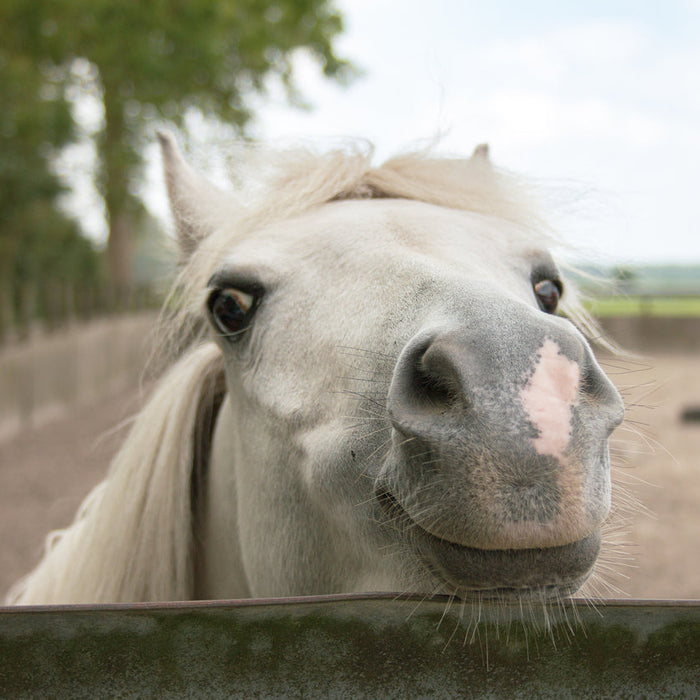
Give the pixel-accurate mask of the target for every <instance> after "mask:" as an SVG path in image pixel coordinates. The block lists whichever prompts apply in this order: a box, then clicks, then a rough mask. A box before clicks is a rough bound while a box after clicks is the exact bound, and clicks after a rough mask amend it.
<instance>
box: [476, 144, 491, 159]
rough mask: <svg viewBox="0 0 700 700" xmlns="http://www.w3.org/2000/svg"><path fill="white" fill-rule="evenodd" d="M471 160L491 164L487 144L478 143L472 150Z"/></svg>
mask: <svg viewBox="0 0 700 700" xmlns="http://www.w3.org/2000/svg"><path fill="white" fill-rule="evenodd" d="M472 158H473V159H474V160H481V161H483V162H484V163H491V159H490V158H489V145H488V143H480V144H479V145H478V146H477V147H476V148H475V149H474V153H472Z"/></svg>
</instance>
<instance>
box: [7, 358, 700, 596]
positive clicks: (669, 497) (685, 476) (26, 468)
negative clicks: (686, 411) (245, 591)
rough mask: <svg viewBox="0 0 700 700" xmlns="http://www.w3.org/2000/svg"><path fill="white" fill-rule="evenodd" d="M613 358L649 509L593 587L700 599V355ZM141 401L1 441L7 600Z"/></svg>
mask: <svg viewBox="0 0 700 700" xmlns="http://www.w3.org/2000/svg"><path fill="white" fill-rule="evenodd" d="M603 365H604V368H605V369H606V371H607V372H608V374H609V375H610V376H611V378H612V379H613V381H615V383H616V384H617V385H618V387H620V389H621V390H622V392H623V394H624V395H625V399H626V402H627V404H628V420H627V422H626V424H625V426H624V427H623V428H621V429H619V430H618V431H617V433H616V439H615V440H614V444H613V461H614V462H615V463H617V465H618V466H617V467H616V468H615V470H614V479H615V480H616V482H617V483H618V484H620V485H621V486H622V487H623V489H624V490H625V491H627V492H629V493H631V494H632V496H633V497H634V498H636V499H637V500H638V501H639V502H640V503H642V504H643V507H640V506H637V505H634V504H632V505H629V501H630V499H629V497H628V496H626V495H624V494H622V495H621V494H619V493H618V494H616V495H617V498H616V500H617V502H618V507H617V509H616V510H617V511H619V512H620V513H621V514H620V516H618V520H619V519H620V517H621V518H623V519H626V520H627V522H623V523H622V525H621V526H620V527H618V528H617V530H615V531H614V532H612V533H611V534H610V536H609V538H610V540H611V542H610V543H609V544H608V546H607V549H606V550H605V554H604V555H603V556H602V557H601V562H600V567H599V571H600V575H599V577H598V579H597V582H594V584H592V588H591V590H590V592H592V593H596V594H598V595H601V596H603V597H613V598H617V597H625V596H631V597H634V598H699V599H700V556H698V555H699V554H700V551H699V547H698V529H699V526H700V422H695V423H683V422H681V421H680V420H679V417H680V414H681V411H682V409H683V408H684V407H687V406H689V405H696V406H698V407H700V355H689V354H685V355H657V356H654V357H651V358H648V359H647V360H645V361H643V362H642V361H640V362H633V361H629V360H624V361H622V360H618V359H614V360H605V361H603ZM138 404H139V396H138V394H137V393H136V392H127V393H124V394H121V395H119V396H116V397H115V398H114V399H113V400H112V401H110V402H108V403H106V404H103V405H101V406H99V407H95V406H90V407H83V408H80V409H77V410H75V411H74V412H73V413H71V414H70V415H65V416H63V417H62V418H60V419H57V420H54V421H53V422H52V423H50V424H48V425H45V426H43V427H40V428H38V429H35V430H32V431H26V432H24V433H23V434H20V435H18V436H16V437H15V438H14V439H12V440H11V441H6V442H5V443H0V595H1V596H2V597H4V593H5V591H6V590H7V589H8V587H9V586H10V585H11V584H12V583H13V582H14V581H15V580H16V579H17V578H18V577H19V576H21V575H22V574H24V573H26V572H27V571H28V570H29V569H30V568H31V567H32V565H33V564H34V563H35V562H36V561H37V560H38V558H39V556H40V553H41V550H42V546H43V541H44V538H45V535H46V533H48V532H49V531H50V530H51V529H55V528H58V527H64V526H66V525H67V524H68V523H69V522H70V521H71V520H72V518H73V515H74V513H75V511H76V509H77V507H78V505H79V504H80V502H81V501H82V499H83V497H84V496H85V495H86V494H87V492H88V491H89V490H90V489H91V488H92V487H93V486H94V485H95V484H96V483H98V482H99V481H100V480H101V478H102V477H103V475H104V473H105V470H106V468H107V464H108V462H109V459H110V455H111V454H113V452H114V450H115V449H116V446H117V445H118V443H119V441H120V439H121V438H122V437H123V434H124V428H122V429H121V430H116V431H112V432H106V431H108V430H109V429H110V428H113V427H114V426H115V425H118V424H119V423H120V421H123V420H124V419H125V418H126V417H128V416H129V415H131V414H133V412H134V411H135V409H136V408H137V406H138ZM100 436H102V437H100ZM625 503H627V504H628V505H627V506H625V505H624V504H625ZM625 511H627V512H625ZM613 572H614V573H613Z"/></svg>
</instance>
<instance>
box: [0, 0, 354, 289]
mask: <svg viewBox="0 0 700 700" xmlns="http://www.w3.org/2000/svg"><path fill="white" fill-rule="evenodd" d="M341 30H342V20H341V17H340V15H339V14H338V13H337V12H336V11H335V10H334V9H333V7H332V4H331V0H276V1H273V0H217V1H214V0H149V1H148V2H115V0H4V1H3V4H2V7H1V8H0V45H3V46H5V47H6V50H9V51H12V52H13V53H14V54H16V55H23V56H25V57H26V59H27V60H29V61H33V62H35V63H37V64H40V65H44V66H45V70H47V71H52V72H53V73H55V74H56V73H57V74H60V75H61V76H62V77H63V78H65V79H66V80H70V79H71V77H73V79H75V77H76V76H82V79H83V80H85V81H87V82H90V81H92V83H93V87H94V90H96V91H98V92H99V94H100V96H101V99H102V103H103V105H104V125H103V129H102V131H101V134H100V135H99V143H98V152H99V155H100V160H101V167H102V170H101V173H100V182H99V186H100V188H101V192H102V195H103V197H104V200H105V204H106V211H107V214H108V218H109V239H108V249H107V253H108V259H109V264H110V269H111V274H112V280H113V283H114V285H115V289H116V291H117V294H118V295H119V296H122V297H123V296H124V295H126V294H127V293H128V290H129V287H130V281H131V276H130V275H131V270H130V260H131V246H132V239H133V226H134V224H133V222H134V219H135V214H136V212H137V210H138V207H139V202H138V199H137V198H136V196H135V195H134V194H133V191H134V179H135V178H136V177H138V171H139V165H140V164H141V156H140V153H141V152H142V150H143V141H144V138H145V137H146V135H148V137H149V138H150V137H151V129H150V128H149V127H150V125H151V124H152V123H153V120H154V119H155V118H165V119H167V120H174V121H176V122H178V121H180V120H181V119H182V117H183V115H184V114H185V113H186V112H187V110H188V109H197V110H200V111H201V112H203V113H204V114H206V115H210V116H214V117H216V118H218V119H221V120H224V121H226V122H229V123H232V124H235V125H236V126H237V127H238V128H239V130H243V129H244V127H245V125H246V123H247V122H248V121H249V119H250V118H251V114H250V111H249V109H248V108H247V99H248V97H249V96H250V95H251V94H252V93H255V92H261V91H264V86H265V82H266V79H267V78H268V76H271V75H276V76H278V77H279V78H281V79H282V81H283V82H284V84H285V85H286V86H287V87H288V90H289V94H290V95H293V94H294V84H293V71H292V57H293V53H294V51H295V50H297V49H307V50H309V51H311V52H312V53H313V55H314V56H315V57H316V58H317V59H318V61H319V63H320V65H321V67H322V70H323V72H324V74H325V75H326V76H328V77H330V78H334V79H339V80H342V79H345V78H347V77H349V75H350V74H351V72H352V67H351V66H350V64H349V63H347V62H346V61H343V60H341V59H339V58H338V57H337V56H336V55H335V53H334V49H333V45H332V42H333V40H334V38H335V37H336V36H337V35H338V33H339V32H340V31H341ZM76 66H79V67H80V70H76ZM86 66H87V67H88V69H87V70H86V69H85V67H86Z"/></svg>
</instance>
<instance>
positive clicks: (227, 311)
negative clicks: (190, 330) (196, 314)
mask: <svg viewBox="0 0 700 700" xmlns="http://www.w3.org/2000/svg"><path fill="white" fill-rule="evenodd" d="M255 301H256V298H255V297H254V296H253V295H252V294H247V293H246V292H242V291H241V290H240V289H215V290H214V291H213V292H212V293H211V294H210V295H209V301H208V304H207V305H208V307H209V312H210V313H211V317H212V319H213V321H214V326H215V327H216V330H217V331H219V333H221V335H225V336H232V335H234V336H235V335H236V334H238V333H241V332H242V331H244V330H245V329H246V328H247V326H248V322H249V321H250V317H251V313H252V311H253V310H254V307H255Z"/></svg>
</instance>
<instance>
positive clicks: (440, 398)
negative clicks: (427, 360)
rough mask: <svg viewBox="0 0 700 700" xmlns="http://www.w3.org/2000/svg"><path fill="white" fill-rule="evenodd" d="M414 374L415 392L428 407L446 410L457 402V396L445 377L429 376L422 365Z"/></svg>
mask: <svg viewBox="0 0 700 700" xmlns="http://www.w3.org/2000/svg"><path fill="white" fill-rule="evenodd" d="M414 374H415V379H414V384H415V387H416V392H417V394H418V395H419V396H420V397H421V398H422V399H423V401H424V402H426V403H427V404H428V405H432V406H433V407H435V408H445V409H447V408H449V407H450V406H452V405H453V404H455V403H456V402H457V400H458V394H457V392H456V391H455V390H454V388H453V387H452V386H450V382H449V381H447V380H446V378H445V377H443V376H440V375H438V374H431V373H430V372H428V371H426V370H425V368H424V367H423V366H422V365H420V366H417V367H416V368H415V369H414Z"/></svg>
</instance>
